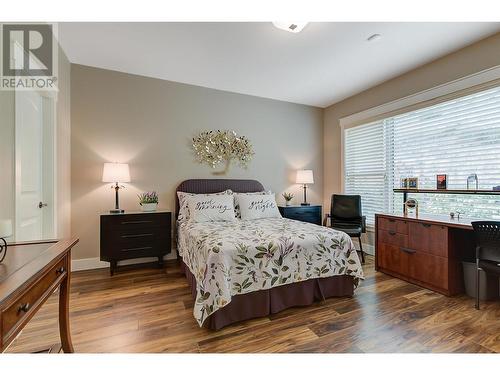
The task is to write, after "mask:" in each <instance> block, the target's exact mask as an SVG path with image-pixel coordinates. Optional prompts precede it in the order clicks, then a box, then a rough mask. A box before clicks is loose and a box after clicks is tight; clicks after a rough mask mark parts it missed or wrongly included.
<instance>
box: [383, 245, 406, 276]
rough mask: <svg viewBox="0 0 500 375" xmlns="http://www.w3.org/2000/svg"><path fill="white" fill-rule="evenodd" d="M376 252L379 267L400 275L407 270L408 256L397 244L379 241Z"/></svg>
mask: <svg viewBox="0 0 500 375" xmlns="http://www.w3.org/2000/svg"><path fill="white" fill-rule="evenodd" d="M377 252H378V265H379V267H382V268H384V269H386V270H389V271H392V272H396V273H398V274H400V275H405V274H406V273H407V272H408V256H407V254H406V253H405V252H404V251H402V250H401V248H400V247H399V246H393V245H387V244H385V243H379V245H378V247H377Z"/></svg>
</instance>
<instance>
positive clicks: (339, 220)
mask: <svg viewBox="0 0 500 375" xmlns="http://www.w3.org/2000/svg"><path fill="white" fill-rule="evenodd" d="M328 218H329V219H330V227H331V228H333V229H336V230H339V231H341V232H345V233H347V234H348V235H349V236H351V237H357V238H358V239H359V251H358V252H360V253H361V262H362V263H365V255H364V252H363V245H362V244H361V234H362V233H366V216H363V214H362V208H361V196H360V195H338V194H334V195H332V203H331V206H330V213H329V214H326V216H325V220H324V221H323V225H325V226H326V225H327V221H328Z"/></svg>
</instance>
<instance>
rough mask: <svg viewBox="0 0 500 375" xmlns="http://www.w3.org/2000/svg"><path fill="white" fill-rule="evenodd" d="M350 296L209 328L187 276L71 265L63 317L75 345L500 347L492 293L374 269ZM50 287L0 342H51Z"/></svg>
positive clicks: (127, 348)
mask: <svg viewBox="0 0 500 375" xmlns="http://www.w3.org/2000/svg"><path fill="white" fill-rule="evenodd" d="M365 273H366V280H365V281H364V282H363V283H362V284H361V286H360V288H358V289H357V290H356V292H355V296H354V297H353V298H332V299H329V300H327V301H325V302H322V303H317V304H315V305H313V306H310V307H302V308H293V309H289V310H286V311H283V312H281V313H278V314H275V315H272V316H270V317H266V318H261V319H254V320H251V321H247V322H244V323H242V324H237V325H233V326H230V327H226V328H224V329H222V330H220V331H217V332H213V331H209V330H207V329H202V328H199V327H198V325H197V323H196V322H195V320H194V318H193V316H192V306H193V303H192V301H191V296H190V293H189V289H188V285H187V282H186V280H185V278H184V276H183V275H182V274H181V273H180V270H179V267H178V266H177V265H176V263H175V262H174V263H168V264H167V267H166V269H164V270H160V269H153V268H151V269H148V268H143V269H136V270H129V271H119V272H118V273H117V274H115V276H113V277H110V276H109V273H108V270H107V269H101V270H92V271H82V272H75V273H74V274H73V278H72V285H71V302H70V322H71V332H72V338H73V345H74V347H75V351H76V352H80V353H81V352H329V353H345V352H355V353H359V352H378V353H380V352H464V353H469V352H473V353H486V352H500V302H498V301H497V302H484V303H483V304H482V307H481V311H476V310H475V309H474V301H473V300H472V299H471V298H468V297H466V296H461V297H458V298H448V297H444V296H441V295H439V294H437V293H434V292H431V291H428V290H426V289H423V288H420V287H418V286H415V285H412V284H408V283H406V282H404V281H401V280H398V279H395V278H392V277H390V276H387V275H384V274H381V273H376V272H375V271H374V269H373V258H372V257H367V264H366V266H365ZM57 324H58V323H57V299H56V296H55V295H54V296H52V297H51V298H50V299H49V301H47V303H46V304H45V306H44V307H43V308H42V309H41V310H40V311H39V312H38V313H37V314H36V316H35V317H34V319H33V320H32V321H31V322H30V323H29V324H28V326H27V327H26V328H25V329H24V330H23V332H22V333H21V335H20V336H19V337H18V338H17V339H16V340H15V341H14V343H13V344H12V345H11V347H10V348H9V349H8V350H7V352H32V351H37V350H40V349H41V348H44V347H48V346H50V345H53V344H57V343H58V342H59V337H58V326H57Z"/></svg>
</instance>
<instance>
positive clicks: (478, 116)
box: [344, 87, 500, 224]
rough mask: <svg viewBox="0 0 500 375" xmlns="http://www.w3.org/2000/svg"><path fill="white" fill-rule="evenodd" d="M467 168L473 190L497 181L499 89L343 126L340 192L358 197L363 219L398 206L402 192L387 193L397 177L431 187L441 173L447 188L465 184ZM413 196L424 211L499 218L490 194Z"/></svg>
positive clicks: (370, 220)
mask: <svg viewBox="0 0 500 375" xmlns="http://www.w3.org/2000/svg"><path fill="white" fill-rule="evenodd" d="M473 173H476V174H477V175H478V179H479V189H488V190H491V189H492V187H493V186H496V185H500V87H496V88H493V89H489V90H486V91H482V92H479V93H475V94H473V95H468V96H464V97H461V98H458V99H454V100H450V101H447V102H444V103H440V104H437V105H433V106H431V107H427V108H423V109H419V110H416V111H412V112H408V113H403V114H400V115H397V116H394V117H390V118H386V119H383V120H381V121H378V122H374V123H370V124H366V125H361V126H357V127H354V128H350V129H347V130H345V143H344V174H345V176H344V182H345V192H346V193H347V194H359V195H361V196H362V200H363V212H364V214H365V215H366V216H367V222H368V223H369V224H373V223H374V214H375V213H376V212H394V213H399V212H402V199H403V197H402V194H401V193H394V192H393V191H392V189H393V188H395V187H399V185H400V179H401V178H404V177H418V179H419V187H420V188H423V189H435V188H436V175H437V174H447V175H448V178H447V181H448V188H449V189H465V188H466V181H467V176H469V175H470V174H473ZM409 195H410V196H411V194H409ZM414 197H415V198H416V199H417V200H418V201H419V208H420V211H421V212H423V213H433V214H448V213H449V212H452V211H453V212H456V211H459V212H462V213H464V214H465V215H466V216H468V217H472V218H483V219H500V198H499V197H497V196H487V195H481V196H479V195H477V196H475V195H453V194H418V195H415V196H414Z"/></svg>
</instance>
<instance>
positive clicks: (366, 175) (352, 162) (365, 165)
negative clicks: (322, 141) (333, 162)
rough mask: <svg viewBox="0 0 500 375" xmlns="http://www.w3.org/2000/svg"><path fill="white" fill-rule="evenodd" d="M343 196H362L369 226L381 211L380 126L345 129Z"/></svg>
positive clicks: (382, 150) (382, 149)
mask: <svg viewBox="0 0 500 375" xmlns="http://www.w3.org/2000/svg"><path fill="white" fill-rule="evenodd" d="M344 150H345V163H344V171H345V179H344V186H345V192H346V194H359V195H361V196H362V205H363V214H364V215H366V217H367V222H368V223H369V224H371V223H373V218H374V214H375V213H376V212H380V211H381V207H383V206H382V205H383V204H384V201H385V200H384V195H385V192H386V186H385V185H386V183H385V179H386V161H385V143H384V124H383V122H376V123H371V124H367V125H363V126H357V127H355V128H352V129H347V130H346V134H345V142H344Z"/></svg>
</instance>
